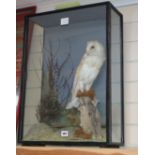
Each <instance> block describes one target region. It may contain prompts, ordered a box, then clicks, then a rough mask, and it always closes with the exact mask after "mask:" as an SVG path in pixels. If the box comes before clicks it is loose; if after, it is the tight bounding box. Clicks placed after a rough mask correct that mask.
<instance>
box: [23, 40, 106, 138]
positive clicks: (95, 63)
mask: <svg viewBox="0 0 155 155" xmlns="http://www.w3.org/2000/svg"><path fill="white" fill-rule="evenodd" d="M76 45H77V46H78V43H76ZM82 48H83V50H80V52H79V51H78V52H73V51H74V49H76V47H75V46H74V44H71V40H69V41H68V42H67V41H66V42H65V41H62V40H55V41H52V42H50V43H49V42H48V41H46V38H45V46H44V54H43V72H42V86H41V100H40V103H38V107H37V110H36V117H37V119H38V124H34V125H33V126H32V127H31V128H30V129H29V131H28V132H27V133H26V134H25V136H24V139H25V140H38V141H40V140H41V141H52V140H54V141H74V140H75V141H105V139H106V128H105V119H106V118H105V102H106V100H105V94H106V93H105V91H106V67H105V66H106V49H105V47H104V45H103V43H102V42H100V41H99V40H88V41H87V42H85V44H83V46H82ZM61 51H63V52H61Z"/></svg>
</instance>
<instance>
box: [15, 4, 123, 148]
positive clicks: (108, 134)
mask: <svg viewBox="0 0 155 155" xmlns="http://www.w3.org/2000/svg"><path fill="white" fill-rule="evenodd" d="M101 5H104V6H106V46H107V50H106V51H107V81H106V82H107V86H106V89H107V92H106V101H107V102H106V142H78V141H77V142H73V141H63V142H62V141H60V142H58V141H24V140H23V123H24V107H25V90H26V79H27V59H28V32H29V18H30V17H35V16H42V15H47V14H51V13H59V12H65V11H71V10H80V9H84V8H90V7H96V6H101ZM111 10H113V11H114V12H115V13H116V14H117V15H119V16H120V32H121V34H120V35H121V36H120V37H121V142H120V143H113V142H112V137H111V136H112V129H111V127H112V125H111V122H112V120H111V119H112V118H111V116H112V115H111V90H110V89H111V70H110V68H111V67H110V66H111V60H110V53H111ZM20 90H21V105H20V113H19V128H18V143H19V144H22V145H29V146H38V145H41V146H42V145H43V146H44V145H63V146H101V147H102V146H104V147H119V146H122V145H124V84H123V16H122V14H121V13H120V12H119V11H118V10H117V9H116V8H115V7H114V6H113V5H112V4H111V3H110V2H102V3H97V4H90V5H85V6H79V7H74V8H68V9H63V10H54V11H48V12H43V13H38V14H35V15H30V16H26V17H25V25H24V46H23V63H22V78H21V89H20Z"/></svg>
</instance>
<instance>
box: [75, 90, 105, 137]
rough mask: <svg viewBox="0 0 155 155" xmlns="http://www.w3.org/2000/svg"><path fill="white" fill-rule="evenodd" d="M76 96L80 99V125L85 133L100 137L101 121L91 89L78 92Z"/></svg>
mask: <svg viewBox="0 0 155 155" xmlns="http://www.w3.org/2000/svg"><path fill="white" fill-rule="evenodd" d="M77 97H78V98H79V101H80V106H79V108H78V109H79V111H80V121H81V122H80V126H81V128H83V130H84V131H85V132H87V133H91V134H92V135H93V136H95V138H102V136H103V132H102V129H101V121H100V115H99V111H98V109H97V107H96V105H97V100H96V95H95V92H94V91H93V90H89V91H85V92H80V91H78V93H77Z"/></svg>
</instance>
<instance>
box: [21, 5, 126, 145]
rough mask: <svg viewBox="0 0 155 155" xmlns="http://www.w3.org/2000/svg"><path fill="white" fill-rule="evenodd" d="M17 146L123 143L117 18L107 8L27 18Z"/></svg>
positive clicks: (120, 41) (120, 38) (118, 15)
mask: <svg viewBox="0 0 155 155" xmlns="http://www.w3.org/2000/svg"><path fill="white" fill-rule="evenodd" d="M23 52H24V54H23V65H22V81H21V93H20V94H21V105H20V121H19V129H18V142H19V143H21V144H25V145H49V144H51V145H97V146H121V145H123V144H124V114H123V112H124V109H123V17H122V15H121V13H120V12H119V11H118V10H117V9H116V8H115V7H114V6H113V5H112V4H111V3H110V2H104V3H98V4H91V5H86V6H80V7H75V8H68V9H63V10H56V11H50V12H44V13H38V14H36V15H33V16H27V17H26V18H25V30H24V48H23Z"/></svg>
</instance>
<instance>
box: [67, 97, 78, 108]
mask: <svg viewBox="0 0 155 155" xmlns="http://www.w3.org/2000/svg"><path fill="white" fill-rule="evenodd" d="M79 105H80V102H79V100H78V98H77V97H74V98H73V99H72V100H71V101H70V102H69V103H68V104H67V106H66V109H71V108H78V107H79Z"/></svg>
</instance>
